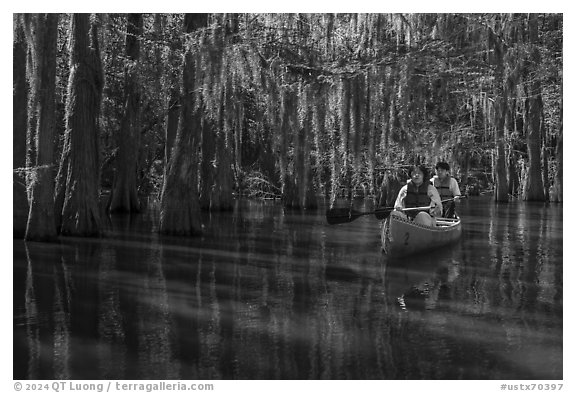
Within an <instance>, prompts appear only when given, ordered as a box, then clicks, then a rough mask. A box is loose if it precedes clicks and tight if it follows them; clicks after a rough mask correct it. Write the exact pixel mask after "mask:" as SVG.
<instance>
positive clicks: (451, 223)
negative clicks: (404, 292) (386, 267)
mask: <svg viewBox="0 0 576 393" xmlns="http://www.w3.org/2000/svg"><path fill="white" fill-rule="evenodd" d="M460 235H462V223H461V220H460V218H459V217H458V218H437V219H436V225H435V226H425V225H420V224H416V223H414V222H413V221H411V220H408V219H406V218H403V217H399V216H397V215H390V216H389V217H388V218H387V219H386V220H385V221H384V224H383V225H382V234H381V237H382V250H383V251H384V253H386V254H387V255H392V256H403V255H409V254H415V253H419V252H422V251H426V250H432V249H434V248H438V247H442V246H445V245H446V244H450V243H452V242H455V241H456V240H458V239H459V238H460Z"/></svg>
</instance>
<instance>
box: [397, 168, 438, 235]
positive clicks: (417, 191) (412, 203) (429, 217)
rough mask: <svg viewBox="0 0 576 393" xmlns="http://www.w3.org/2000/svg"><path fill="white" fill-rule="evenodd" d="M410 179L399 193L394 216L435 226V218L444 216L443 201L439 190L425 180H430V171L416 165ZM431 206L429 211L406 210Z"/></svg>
mask: <svg viewBox="0 0 576 393" xmlns="http://www.w3.org/2000/svg"><path fill="white" fill-rule="evenodd" d="M409 175H410V179H409V180H408V182H407V183H406V185H405V186H404V187H402V188H401V189H400V192H398V197H397V198H396V203H395V204H394V208H395V209H396V211H394V212H392V214H395V215H399V216H402V217H410V218H412V219H413V220H414V222H416V223H419V224H422V225H433V224H434V221H435V219H434V217H441V216H442V201H441V200H440V195H439V194H438V190H436V188H435V187H434V186H433V185H432V184H430V183H429V182H428V181H425V179H428V169H427V168H426V167H425V166H424V165H415V166H413V167H412V168H410V172H409ZM423 206H430V209H429V211H422V210H420V211H418V210H414V211H405V212H402V210H403V209H405V208H410V207H423Z"/></svg>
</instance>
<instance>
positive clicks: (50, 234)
mask: <svg viewBox="0 0 576 393" xmlns="http://www.w3.org/2000/svg"><path fill="white" fill-rule="evenodd" d="M28 18H29V23H28V28H27V32H28V33H29V37H28V42H29V45H30V55H31V59H30V63H31V65H32V73H31V74H30V88H31V90H30V101H29V105H28V109H29V110H30V111H31V112H33V113H34V114H35V118H36V121H35V122H34V123H33V124H31V125H32V126H35V129H30V130H28V135H29V136H33V137H34V143H35V145H36V156H35V162H34V169H33V175H32V178H31V183H30V185H29V187H30V191H29V195H30V211H29V213H28V223H27V226H26V235H25V237H26V239H27V240H38V241H50V240H53V239H54V238H56V235H57V234H56V223H55V221H54V200H53V197H54V135H55V126H56V110H55V109H56V101H55V96H56V44H57V39H58V14H36V15H30V16H29V17H28Z"/></svg>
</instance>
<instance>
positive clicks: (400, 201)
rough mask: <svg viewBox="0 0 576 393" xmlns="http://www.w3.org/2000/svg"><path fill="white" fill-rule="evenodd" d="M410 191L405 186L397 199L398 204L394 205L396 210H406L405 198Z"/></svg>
mask: <svg viewBox="0 0 576 393" xmlns="http://www.w3.org/2000/svg"><path fill="white" fill-rule="evenodd" d="M407 191H408V186H404V187H402V188H401V189H400V192H398V196H397V197H396V202H395V203H394V208H395V209H396V210H399V209H404V198H406V193H407Z"/></svg>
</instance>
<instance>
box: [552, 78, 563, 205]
mask: <svg viewBox="0 0 576 393" xmlns="http://www.w3.org/2000/svg"><path fill="white" fill-rule="evenodd" d="M560 86H562V84H560ZM560 91H562V89H560ZM560 97H562V94H560ZM562 108H563V102H562V98H561V101H560V131H559V133H558V140H557V142H556V174H555V175H554V185H553V187H552V193H551V195H550V201H551V202H562V198H563V195H562V182H563V181H564V179H563V177H564V175H563V169H562V168H563V166H564V159H563V154H562V149H563V146H562V143H563V141H562V139H563V136H562V134H563V131H562V129H563V120H562V119H563V117H562V112H563V109H562Z"/></svg>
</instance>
